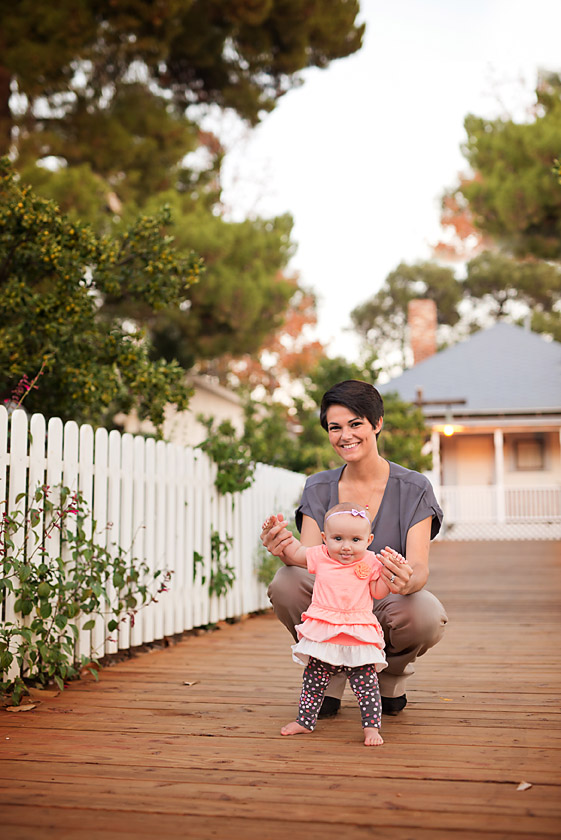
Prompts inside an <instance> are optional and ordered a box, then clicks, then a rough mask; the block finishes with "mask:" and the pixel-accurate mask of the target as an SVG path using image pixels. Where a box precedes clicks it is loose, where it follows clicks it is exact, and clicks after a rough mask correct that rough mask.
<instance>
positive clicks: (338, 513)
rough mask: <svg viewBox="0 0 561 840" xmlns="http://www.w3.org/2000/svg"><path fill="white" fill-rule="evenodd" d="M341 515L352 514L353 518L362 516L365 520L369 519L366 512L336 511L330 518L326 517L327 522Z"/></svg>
mask: <svg viewBox="0 0 561 840" xmlns="http://www.w3.org/2000/svg"><path fill="white" fill-rule="evenodd" d="M341 513H350V515H351V516H362V518H363V519H368V514H367V513H366V511H364V510H357V509H356V508H351V509H350V510H336V511H335V512H334V513H330V514H329V516H326V517H325V521H326V522H327V520H328V519H331V517H332V516H339V515H340V514H341Z"/></svg>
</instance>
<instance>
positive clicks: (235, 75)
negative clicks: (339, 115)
mask: <svg viewBox="0 0 561 840" xmlns="http://www.w3.org/2000/svg"><path fill="white" fill-rule="evenodd" d="M358 11H359V5H358V0H321V2H320V0H256V2H251V3H248V2H246V0H169V2H166V3H163V2H156V0H152V2H145V0H130V2H128V3H127V4H126V5H123V3H114V2H108V1H107V0H102V2H99V0H95V2H94V0H84V2H82V3H80V5H79V7H76V4H75V3H72V2H70V0H60V2H59V3H57V4H56V6H55V5H53V4H45V3H34V2H32V0H22V2H20V3H18V4H17V5H14V6H11V7H10V6H8V5H5V7H4V8H3V10H2V21H1V23H2V26H1V27H0V31H1V32H2V35H1V36H0V55H2V65H1V67H0V118H1V120H2V124H1V127H2V140H3V145H4V150H6V149H7V147H8V145H9V137H10V134H11V133H12V128H13V127H14V126H15V127H17V129H18V131H19V132H20V137H22V136H23V135H24V136H25V138H29V139H30V140H32V141H33V142H35V140H34V136H35V135H42V134H44V132H45V130H47V134H46V135H45V139H46V142H45V143H42V149H43V154H49V153H52V154H57V153H60V152H56V151H54V148H55V147H56V146H58V145H59V142H62V143H63V145H64V146H65V148H66V149H68V148H71V147H72V146H73V145H75V144H76V141H77V140H79V139H80V137H87V129H88V126H89V127H90V128H91V126H92V125H93V124H94V123H95V120H96V119H97V117H98V116H100V115H101V117H102V119H103V120H104V122H105V123H106V127H107V128H109V129H110V130H109V131H108V132H107V133H106V135H105V137H106V142H105V143H102V144H101V146H100V154H101V157H102V158H106V157H107V155H108V154H109V152H110V150H111V148H113V150H116V151H119V152H121V151H125V152H126V148H127V147H126V143H125V141H126V139H127V135H128V136H129V137H131V138H132V137H133V136H134V137H135V139H136V140H137V141H138V140H139V139H140V137H141V136H142V132H143V128H142V126H140V123H141V122H142V115H141V113H140V112H139V111H138V108H135V109H133V110H134V116H133V117H131V120H132V122H130V121H128V120H125V124H123V125H120V126H119V125H118V122H117V121H116V119H114V118H116V116H117V114H118V113H119V112H120V113H121V114H122V113H123V109H122V107H121V105H123V106H124V104H126V102H123V100H122V99H121V93H123V92H124V93H125V100H126V98H127V96H128V92H129V91H130V89H131V85H132V95H133V96H137V95H138V94H139V92H140V93H141V94H142V96H141V99H142V100H143V102H144V105H141V110H144V107H145V106H146V114H147V115H148V119H152V118H153V117H154V114H155V111H154V108H155V107H156V105H155V100H156V98H160V100H161V102H162V104H166V105H168V106H169V107H168V108H167V109H165V110H166V113H167V116H168V118H169V119H172V120H179V121H180V118H181V115H182V114H183V113H184V111H185V109H186V108H187V107H188V106H191V105H207V104H209V103H213V104H215V105H218V106H219V107H221V108H232V109H234V110H235V111H236V112H237V113H238V114H239V115H240V116H241V117H242V118H243V119H244V120H247V121H248V122H249V123H251V124H255V123H256V122H258V120H259V118H260V115H261V114H262V113H264V112H267V111H271V110H272V109H273V108H274V106H275V103H276V101H277V100H278V98H279V97H281V96H282V95H283V94H284V93H286V92H287V91H288V90H290V88H292V87H294V86H295V85H297V84H299V83H300V76H299V73H300V71H301V70H302V69H304V68H306V67H312V66H316V67H326V66H327V65H328V64H329V62H330V61H332V60H333V59H337V58H341V57H344V56H347V55H350V54H352V53H353V52H355V51H356V50H357V49H359V47H360V45H361V39H362V34H363V31H364V26H363V25H362V26H356V25H355V19H356V16H357V14H358ZM14 82H15V83H17V88H18V91H19V92H20V93H21V94H22V95H23V96H25V102H24V103H23V108H21V102H20V108H21V110H22V113H21V114H20V115H18V114H17V113H16V114H13V113H12V111H11V109H10V104H11V103H10V87H11V86H12V85H13V83H14ZM108 100H109V101H110V102H109V107H108ZM38 103H41V105H42V106H45V105H46V106H48V107H47V108H45V107H42V108H41V111H39V109H38V108H37V104H38ZM114 103H120V105H119V104H117V105H116V106H115V108H113V104H114ZM125 111H126V112H127V113H128V109H126V108H125ZM53 114H54V115H55V116H56V118H57V119H58V122H57V123H56V127H55V124H54V122H53V120H52V115H53ZM45 115H47V116H45ZM61 118H62V119H61ZM164 118H166V117H165V115H164ZM165 127H166V126H165V125H163V126H162V132H161V137H160V141H161V143H162V144H163V148H169V147H170V145H169V144H171V146H173V145H174V143H176V142H177V140H178V137H179V136H180V135H181V128H180V125H179V124H177V125H176V132H175V133H176V136H175V137H174V138H171V139H170V138H166V137H164V133H165V132H164V130H163V129H164V128H165ZM139 128H140V132H139V133H137V132H138V131H139ZM51 130H52V131H54V134H53V135H50V134H49V131H51ZM96 133H97V132H96ZM99 137H100V139H102V138H103V137H104V133H103V132H99ZM119 138H120V139H121V141H122V142H118V139H119ZM51 141H52V142H53V143H54V146H53V151H50V148H51V147H50V144H51ZM57 141H58V142H57ZM78 145H79V144H78ZM88 145H89V143H88ZM160 148H162V146H161V147H160ZM47 149H49V151H48V150H47ZM137 151H139V152H140V154H141V155H142V156H144V153H145V152H149V149H148V148H144V149H143V148H142V145H139V146H137V149H136V150H134V151H133V152H132V153H133V155H134V154H136V152H137ZM64 156H65V157H66V154H65V155H64ZM153 162H154V161H153ZM113 166H114V167H115V168H116V169H117V171H118V166H119V164H118V161H113ZM161 169H162V171H163V169H164V167H163V166H162V167H161Z"/></svg>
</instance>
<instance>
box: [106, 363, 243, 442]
mask: <svg viewBox="0 0 561 840" xmlns="http://www.w3.org/2000/svg"><path fill="white" fill-rule="evenodd" d="M189 384H190V385H191V386H192V387H193V388H194V393H193V396H192V397H191V399H190V400H189V407H188V408H187V410H186V411H181V412H178V411H177V410H176V409H175V408H174V406H171V405H168V406H166V408H165V419H164V425H163V437H164V440H167V441H170V443H175V444H177V445H179V446H197V445H198V444H199V443H202V441H203V440H205V439H206V438H207V437H208V432H207V430H206V428H205V426H203V424H202V423H201V422H200V421H199V420H198V419H197V418H198V417H199V415H201V416H203V417H205V418H207V417H209V418H212V419H213V420H214V422H215V423H216V424H218V423H221V422H222V421H223V420H230V422H231V423H232V425H233V427H234V429H235V430H236V432H237V433H238V434H240V435H241V434H242V432H243V429H244V408H243V405H242V401H241V399H240V398H239V397H238V395H237V394H235V393H234V392H233V391H230V390H229V389H228V388H224V387H223V386H222V385H219V384H218V383H217V382H215V380H214V379H213V378H212V377H210V376H190V377H189ZM115 420H116V422H117V423H119V424H120V425H121V426H122V427H123V431H124V432H130V433H131V434H153V433H154V431H155V429H154V426H153V425H152V424H151V423H150V421H149V420H140V419H139V418H138V415H137V414H136V413H135V412H131V413H130V414H128V415H125V414H119V415H118V416H117V417H116V418H115Z"/></svg>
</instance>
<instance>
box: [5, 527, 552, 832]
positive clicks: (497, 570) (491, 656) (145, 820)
mask: <svg viewBox="0 0 561 840" xmlns="http://www.w3.org/2000/svg"><path fill="white" fill-rule="evenodd" d="M560 553H561V552H560V547H559V545H558V544H556V543H553V542H542V543H531V542H519V543H455V544H454V543H440V544H437V545H435V546H434V549H433V552H432V556H431V565H432V569H433V572H432V575H431V581H430V588H431V590H432V591H434V592H435V594H437V595H438V596H439V597H440V598H441V599H442V601H443V602H444V604H445V605H446V607H447V609H448V612H449V617H450V625H449V627H448V630H447V633H446V636H445V639H444V641H443V642H441V644H440V645H439V646H438V647H437V648H435V649H434V650H433V651H431V652H429V653H428V654H427V655H426V656H425V657H424V659H421V660H420V661H419V664H418V668H417V674H416V675H415V677H413V678H412V679H411V681H410V686H409V688H408V696H409V705H408V706H407V708H406V710H405V711H404V712H403V713H402V714H401V715H400V716H399V717H397V718H384V719H383V724H384V725H383V730H382V731H383V735H384V738H385V744H384V746H382V747H376V748H366V747H364V746H363V745H362V737H361V736H362V732H361V729H360V719H359V714H358V709H357V707H356V704H355V701H354V698H353V696H352V694H350V693H349V694H348V695H346V697H345V701H344V708H343V711H342V714H341V715H340V716H339V717H337V718H335V719H332V720H329V721H323V722H320V723H319V725H318V728H317V730H316V731H315V732H314V733H313V734H312V735H309V736H299V737H292V738H283V737H281V736H280V735H279V727H280V725H281V724H282V723H284V722H286V721H288V720H291V719H292V718H293V716H294V712H295V708H296V703H297V699H298V695H299V689H300V676H301V672H300V670H299V668H298V667H297V666H296V665H294V664H292V662H291V659H290V651H289V645H290V637H289V635H288V634H287V633H286V631H285V630H284V629H283V628H282V627H280V625H279V624H278V623H277V621H276V619H275V618H274V617H273V616H271V615H262V616H258V617H253V618H249V619H246V620H245V621H243V622H241V623H239V624H235V625H225V626H224V627H221V628H220V629H219V630H217V631H216V632H214V633H210V634H206V635H203V636H198V637H190V638H188V639H186V640H185V641H182V642H180V643H179V644H177V645H175V646H173V647H169V648H165V649H162V650H158V651H154V652H152V653H149V654H142V655H140V656H137V657H135V658H133V659H130V660H128V661H126V662H122V663H120V664H118V665H115V666H112V667H110V668H107V669H106V670H104V671H103V672H102V674H101V680H100V683H99V684H96V683H94V682H93V681H91V680H87V681H86V680H85V681H82V682H79V683H76V684H74V685H73V686H72V687H71V688H70V689H68V690H67V691H65V692H64V693H63V694H61V695H60V696H57V697H54V698H49V697H47V698H44V699H43V700H42V702H41V704H40V705H39V706H38V708H37V709H35V710H34V711H30V712H24V713H16V714H13V713H11V714H10V713H7V712H4V711H0V750H1V752H0V774H1V782H0V785H1V788H0V789H1V793H0V833H1V835H2V837H3V838H5V840H21V838H24V840H31V838H33V840H37V838H53V840H54V839H55V838H56V840H63V838H71V840H74V838H76V840H96V838H104V840H112V838H119V840H125V838H133V837H134V838H160V837H162V838H164V837H165V838H196V840H207V838H208V840H210V839H211V838H213V840H238V839H239V840H242V838H243V840H257V838H258V839H259V840H287V838H289V839H290V840H304V838H306V840H309V838H312V840H315V838H317V840H320V839H321V840H332V839H333V840H335V838H337V840H341V838H344V840H362V838H372V839H373V838H376V840H381V838H383V840H393V838H399V840H407V839H408V838H411V840H428V838H430V840H441V839H442V840H447V838H450V837H452V836H453V837H458V838H462V840H469V838H478V840H484V838H492V840H512V838H515V840H523V838H528V840H529V839H530V838H532V840H536V838H541V837H544V838H552V837H560V836H561V734H560V726H559V724H560V722H561V705H560V697H561V679H560V668H559V665H560V661H561V655H560V648H561V612H560V609H559V593H560V591H561V562H560V560H561V557H560ZM186 682H193V683H195V684H193V685H190V686H189V685H185V683H186ZM522 781H525V782H528V783H529V784H530V785H531V787H529V788H527V789H526V790H518V789H517V788H518V785H519V783H520V782H522Z"/></svg>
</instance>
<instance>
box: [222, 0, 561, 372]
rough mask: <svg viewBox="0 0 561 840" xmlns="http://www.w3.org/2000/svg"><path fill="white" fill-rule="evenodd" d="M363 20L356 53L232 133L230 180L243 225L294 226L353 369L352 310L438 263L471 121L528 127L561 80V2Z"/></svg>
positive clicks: (385, 13) (405, 12)
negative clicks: (266, 221)
mask: <svg viewBox="0 0 561 840" xmlns="http://www.w3.org/2000/svg"><path fill="white" fill-rule="evenodd" d="M361 19H362V20H364V21H365V22H366V35H365V39H364V44H363V47H362V49H361V50H360V51H359V52H358V53H357V54H355V55H354V56H351V57H349V58H345V59H341V60H339V61H336V62H334V63H332V64H331V65H330V67H329V68H328V69H327V70H323V71H320V70H310V71H307V72H306V73H305V74H304V78H305V82H304V85H303V86H302V87H301V88H299V89H297V90H295V91H292V92H291V93H289V94H288V95H287V96H285V97H284V99H283V100H282V101H281V102H280V104H279V105H278V107H277V109H276V110H275V111H274V112H273V113H272V114H270V115H269V116H267V117H266V118H265V120H264V121H263V123H262V125H260V126H259V127H258V128H257V129H255V130H253V131H251V132H242V131H241V130H240V129H239V127H238V128H237V129H236V128H232V130H231V132H230V141H231V143H232V148H231V151H230V152H229V154H228V156H227V159H226V165H225V170H224V186H225V191H224V199H225V203H226V205H227V207H229V208H230V211H231V213H232V217H233V218H242V217H243V216H245V215H250V214H258V215H261V216H271V215H276V214H280V213H285V212H289V213H291V214H292V216H293V217H294V222H295V225H294V239H295V240H296V242H297V244H298V249H297V253H296V255H295V257H294V259H293V261H292V264H291V268H292V269H293V270H294V271H297V272H298V273H299V275H300V280H301V283H302V284H303V285H305V286H308V287H310V288H312V289H313V290H314V291H315V292H316V293H317V295H318V298H319V307H318V311H319V325H318V337H319V338H320V339H321V340H322V341H324V342H325V343H326V344H327V345H328V352H329V354H330V355H336V354H343V355H346V356H347V357H349V358H354V357H356V354H357V348H358V342H357V341H356V339H355V338H354V337H353V336H352V333H349V332H347V331H346V330H345V328H348V327H349V326H350V317H349V316H350V312H351V310H352V309H353V308H354V307H355V306H357V305H358V304H360V303H362V302H364V301H365V300H366V299H367V298H368V297H370V296H371V295H372V294H374V293H375V292H376V291H377V290H378V289H379V288H380V286H381V285H382V283H383V281H384V279H385V277H386V276H387V274H388V273H389V272H390V271H391V270H392V269H393V268H395V267H396V266H397V265H398V264H399V263H400V262H401V261H402V260H404V261H406V262H414V261H416V260H420V259H428V258H430V256H431V250H430V246H431V244H432V243H435V242H437V241H438V239H439V237H440V234H441V230H440V227H439V209H440V197H441V194H442V192H443V190H444V189H445V188H446V187H447V186H450V185H451V184H453V183H454V182H455V179H456V176H457V173H458V172H459V171H460V170H462V169H463V170H465V168H466V167H465V161H464V159H463V157H462V155H461V151H460V145H461V143H462V142H463V140H464V138H465V133H464V129H463V122H464V118H465V116H466V114H468V113H475V114H478V115H482V116H489V117H495V116H498V115H500V114H504V113H505V109H506V111H507V112H508V111H510V112H513V113H514V114H515V115H516V116H520V115H522V113H523V109H524V107H525V106H527V105H530V104H531V103H532V101H533V97H532V92H533V89H534V87H535V82H536V78H537V70H538V68H540V67H541V68H546V69H549V70H556V71H559V70H561V48H560V43H561V35H560V33H561V0H391V2H387V0H362V2H361ZM234 138H235V140H234Z"/></svg>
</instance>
